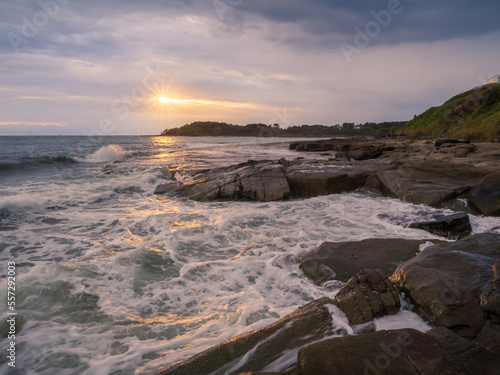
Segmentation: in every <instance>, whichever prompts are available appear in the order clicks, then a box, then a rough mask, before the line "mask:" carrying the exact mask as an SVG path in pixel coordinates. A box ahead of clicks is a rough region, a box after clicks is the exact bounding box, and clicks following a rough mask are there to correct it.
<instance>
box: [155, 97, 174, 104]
mask: <svg viewBox="0 0 500 375" xmlns="http://www.w3.org/2000/svg"><path fill="white" fill-rule="evenodd" d="M158 100H159V101H160V102H162V103H178V102H179V100H177V99H170V98H167V97H166V96H160V97H159V98H158Z"/></svg>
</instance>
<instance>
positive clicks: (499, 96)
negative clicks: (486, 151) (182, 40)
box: [162, 84, 500, 141]
mask: <svg viewBox="0 0 500 375" xmlns="http://www.w3.org/2000/svg"><path fill="white" fill-rule="evenodd" d="M162 135H165V136H188V137H189V136H191V137H192V136H215V137H217V136H226V137H335V136H355V135H359V136H398V135H406V136H411V137H429V138H443V137H448V138H465V139H470V140H476V141H499V140H500V84H488V85H484V86H480V87H476V88H475V89H473V90H469V91H466V92H463V93H461V94H458V95H456V96H454V97H453V98H451V99H450V100H448V101H447V102H445V103H444V104H442V105H441V106H438V107H432V108H429V109H428V110H427V111H425V112H423V113H422V114H420V115H419V116H415V117H414V118H413V119H412V120H410V121H392V122H380V123H374V122H366V123H364V124H354V123H343V124H338V125H332V126H326V125H301V126H290V127H287V128H281V127H280V125H279V124H272V125H267V124H261V123H257V124H248V125H245V126H240V125H233V124H227V123H225V122H213V121H197V122H193V123H191V124H187V125H184V126H181V127H180V128H174V129H167V130H165V131H164V132H163V133H162Z"/></svg>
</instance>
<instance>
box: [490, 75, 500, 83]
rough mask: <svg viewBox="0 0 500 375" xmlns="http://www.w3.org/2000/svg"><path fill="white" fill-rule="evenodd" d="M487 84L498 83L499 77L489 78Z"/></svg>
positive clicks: (499, 81)
mask: <svg viewBox="0 0 500 375" xmlns="http://www.w3.org/2000/svg"><path fill="white" fill-rule="evenodd" d="M488 83H500V75H499V76H495V77H491V78H490V79H489V80H488Z"/></svg>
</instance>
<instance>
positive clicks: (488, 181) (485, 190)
mask: <svg viewBox="0 0 500 375" xmlns="http://www.w3.org/2000/svg"><path fill="white" fill-rule="evenodd" d="M468 199H469V202H470V203H472V204H473V205H474V206H475V207H477V208H478V209H479V210H480V211H481V213H483V214H484V215H486V216H500V171H498V172H494V173H491V174H489V175H487V176H485V177H484V178H483V179H482V180H481V181H480V182H479V184H477V186H475V187H474V189H472V191H471V192H470V194H469V197H468Z"/></svg>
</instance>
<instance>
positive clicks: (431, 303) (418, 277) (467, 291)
mask: <svg viewBox="0 0 500 375" xmlns="http://www.w3.org/2000/svg"><path fill="white" fill-rule="evenodd" d="M498 258H500V235H498V234H481V235H476V236H469V237H466V238H464V239H462V240H460V241H457V242H448V243H441V244H437V245H434V246H431V247H428V248H426V249H425V250H424V251H422V252H421V253H420V254H418V255H417V256H416V257H415V258H413V259H411V260H409V261H407V262H405V263H403V264H401V265H400V266H399V267H398V268H397V270H396V271H395V272H394V274H393V275H392V276H391V281H392V282H393V283H394V284H396V286H397V287H398V289H400V290H401V291H402V292H404V293H405V294H406V296H407V297H408V298H409V299H410V301H411V302H412V303H413V304H414V305H415V307H416V312H417V313H418V314H419V315H421V316H422V317H423V318H424V319H426V320H428V321H431V322H432V323H433V324H434V325H437V326H442V327H446V328H449V329H450V330H452V331H454V332H455V333H457V334H459V335H461V336H463V337H465V338H467V339H473V338H474V337H475V336H476V335H477V334H478V333H479V332H480V331H481V330H482V329H483V327H484V326H485V324H486V322H487V320H488V317H487V315H486V314H485V312H484V311H483V309H482V307H481V296H482V294H483V288H484V287H485V286H486V285H489V284H491V283H492V281H493V278H494V273H493V269H492V267H493V265H494V264H495V262H496V261H497V259H498Z"/></svg>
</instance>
